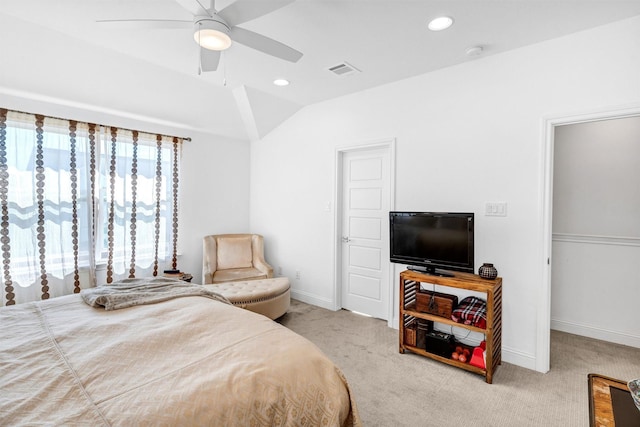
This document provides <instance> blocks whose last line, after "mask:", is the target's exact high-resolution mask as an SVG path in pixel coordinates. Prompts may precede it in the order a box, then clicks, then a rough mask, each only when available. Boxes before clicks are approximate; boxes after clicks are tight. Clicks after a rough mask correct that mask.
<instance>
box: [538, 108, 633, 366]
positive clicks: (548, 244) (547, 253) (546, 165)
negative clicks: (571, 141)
mask: <svg viewBox="0 0 640 427" xmlns="http://www.w3.org/2000/svg"><path fill="white" fill-rule="evenodd" d="M638 115H640V106H637V107H632V108H624V109H618V110H609V111H601V112H594V113H586V114H582V115H575V116H564V117H557V118H550V119H547V120H545V136H544V143H543V162H542V164H543V171H542V176H543V178H544V179H543V188H542V194H543V209H542V213H543V218H542V222H543V258H542V260H541V261H542V262H543V263H544V266H545V268H544V270H543V271H544V274H543V280H542V283H543V284H542V287H541V292H540V302H539V304H538V333H537V346H536V370H537V371H539V372H547V371H549V367H550V340H551V277H552V274H551V273H552V268H553V267H552V266H553V263H552V245H553V180H554V174H553V170H554V150H555V135H556V127H558V126H563V125H575V124H581V123H591V122H597V121H602V120H612V119H623V118H628V117H634V116H638Z"/></svg>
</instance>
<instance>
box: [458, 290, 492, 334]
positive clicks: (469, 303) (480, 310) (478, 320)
mask: <svg viewBox="0 0 640 427" xmlns="http://www.w3.org/2000/svg"><path fill="white" fill-rule="evenodd" d="M451 320H453V321H455V322H458V323H464V324H465V325H472V326H475V327H478V328H482V329H485V328H486V327H487V303H486V302H485V301H483V300H481V299H480V298H476V297H466V298H465V299H463V300H462V301H460V304H458V306H457V307H456V308H455V309H454V310H453V312H452V313H451Z"/></svg>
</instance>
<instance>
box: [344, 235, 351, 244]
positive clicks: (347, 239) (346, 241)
mask: <svg viewBox="0 0 640 427" xmlns="http://www.w3.org/2000/svg"><path fill="white" fill-rule="evenodd" d="M342 241H343V242H344V243H349V242H350V241H351V239H350V238H349V236H342Z"/></svg>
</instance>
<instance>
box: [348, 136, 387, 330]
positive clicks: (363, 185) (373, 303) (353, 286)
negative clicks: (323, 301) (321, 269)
mask: <svg viewBox="0 0 640 427" xmlns="http://www.w3.org/2000/svg"><path fill="white" fill-rule="evenodd" d="M390 183H391V171H390V167H389V150H388V149H386V148H376V149H368V150H358V151H348V152H345V153H344V154H343V158H342V199H343V201H342V218H341V223H342V224H341V231H342V266H341V269H342V287H341V289H342V307H343V308H345V309H347V310H351V311H357V312H360V313H365V314H368V315H370V316H373V317H377V318H380V319H387V318H388V315H389V286H390V284H389V208H390V186H391V184H390Z"/></svg>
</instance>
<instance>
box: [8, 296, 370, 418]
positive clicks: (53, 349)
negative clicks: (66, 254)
mask: <svg viewBox="0 0 640 427" xmlns="http://www.w3.org/2000/svg"><path fill="white" fill-rule="evenodd" d="M0 329H1V330H0V425H11V426H16V425H25V424H29V425H33V424H36V425H37V424H46V425H92V426H94V425H114V426H116V425H121V426H132V425H138V426H142V425H198V426H206V425H209V426H251V425H254V426H268V425H269V426H271V425H274V426H279V425H283V426H284V425H287V426H302V425H308V426H319V425H323V426H324V425H327V426H337V425H341V426H349V425H360V419H359V417H358V414H357V410H356V407H355V404H354V401H353V398H352V396H351V394H350V390H349V386H348V384H347V382H346V380H345V379H344V376H343V375H342V373H341V372H340V371H339V369H338V368H337V367H336V366H334V365H333V363H332V362H331V361H330V360H329V359H328V358H327V357H326V356H324V355H323V354H322V353H321V352H320V350H319V349H318V348H317V347H316V346H315V345H313V344H312V343H310V342H309V341H307V340H306V339H304V338H302V337H300V336H299V335H297V334H295V333H293V332H292V331H290V330H288V329H286V328H285V327H283V326H281V325H279V324H277V323H275V322H273V321H272V320H270V319H268V318H266V317H264V316H261V315H258V314H255V313H251V312H249V311H246V310H242V309H240V308H237V307H233V306H231V305H227V304H224V303H222V302H219V301H215V300H212V299H208V298H203V297H182V298H177V299H172V300H170V301H166V302H162V303H158V304H151V305H141V306H136V307H130V308H125V309H122V310H116V311H105V310H103V309H100V308H93V307H90V306H88V305H87V304H85V303H83V302H82V300H81V298H80V296H79V295H70V296H66V297H60V298H54V299H52V300H48V301H42V302H37V303H28V304H22V305H18V306H13V307H3V308H0Z"/></svg>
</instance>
